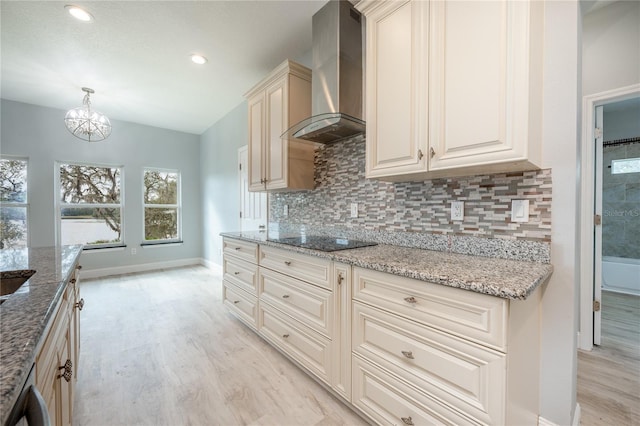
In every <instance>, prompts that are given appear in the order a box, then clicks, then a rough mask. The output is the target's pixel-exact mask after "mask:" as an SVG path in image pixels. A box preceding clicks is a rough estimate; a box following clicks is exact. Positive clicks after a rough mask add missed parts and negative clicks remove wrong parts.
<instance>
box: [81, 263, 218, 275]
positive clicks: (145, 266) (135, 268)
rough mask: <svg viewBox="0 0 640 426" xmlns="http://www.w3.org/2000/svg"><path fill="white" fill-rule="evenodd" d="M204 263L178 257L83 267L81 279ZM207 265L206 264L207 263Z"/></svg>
mask: <svg viewBox="0 0 640 426" xmlns="http://www.w3.org/2000/svg"><path fill="white" fill-rule="evenodd" d="M191 265H203V259H201V258H191V259H178V260H169V261H165V262H154V263H142V264H139V265H127V266H116V267H114V268H100V269H83V270H82V271H81V273H80V278H81V279H89V278H101V277H108V276H111V275H122V274H132V273H136V272H146V271H157V270H159V269H167V268H179V267H181V266H191ZM205 266H206V265H205Z"/></svg>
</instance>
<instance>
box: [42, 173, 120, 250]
mask: <svg viewBox="0 0 640 426" xmlns="http://www.w3.org/2000/svg"><path fill="white" fill-rule="evenodd" d="M62 164H67V165H71V166H85V167H104V168H110V169H119V170H120V204H90V203H83V204H73V203H63V202H62V200H60V166H61V165H62ZM124 173H125V171H124V165H114V164H105V163H84V162H76V161H61V160H58V161H56V162H55V168H54V173H53V175H54V185H55V186H54V198H55V221H56V233H55V234H56V235H55V242H56V246H60V245H62V226H61V225H62V209H63V208H65V207H69V208H85V207H86V208H101V207H102V208H104V207H106V208H113V207H114V206H119V208H120V226H121V228H122V230H121V233H120V242H119V243H112V244H90V245H88V247H89V248H88V249H87V250H86V251H85V253H89V252H94V251H99V252H101V253H102V252H104V251H105V250H107V249H124V248H125V247H126V246H127V245H126V233H125V229H126V227H125V214H124V213H125V199H126V197H125V192H124V191H125V184H124V181H125V176H124ZM85 246H87V244H85Z"/></svg>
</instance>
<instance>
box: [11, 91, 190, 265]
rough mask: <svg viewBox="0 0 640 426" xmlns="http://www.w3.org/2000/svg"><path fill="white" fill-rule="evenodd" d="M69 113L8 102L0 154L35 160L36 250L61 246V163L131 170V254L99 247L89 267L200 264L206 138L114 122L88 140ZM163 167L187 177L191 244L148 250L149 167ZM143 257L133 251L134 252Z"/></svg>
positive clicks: (87, 259)
mask: <svg viewBox="0 0 640 426" xmlns="http://www.w3.org/2000/svg"><path fill="white" fill-rule="evenodd" d="M64 114H65V111H63V110H58V109H53V108H46V107H40V106H36V105H30V104H25V103H20V102H13V101H8V100H4V99H3V100H2V108H1V124H2V129H1V137H2V145H0V154H2V155H14V156H21V157H27V158H28V159H29V176H28V179H29V181H28V185H29V189H28V191H29V192H28V196H29V239H30V244H31V246H32V247H43V246H51V245H54V244H55V229H56V223H55V219H54V218H55V212H54V199H55V198H54V197H55V196H56V194H55V191H54V189H55V188H54V183H53V182H54V174H55V162H56V161H61V162H78V163H98V164H107V165H116V166H124V194H125V197H124V203H125V207H124V217H123V220H124V239H125V244H127V248H126V249H124V250H123V249H107V250H92V251H91V252H90V253H89V252H85V253H84V254H83V259H82V263H83V266H84V267H85V268H86V269H87V270H91V269H103V268H118V267H127V266H130V265H139V264H148V263H156V262H167V261H176V260H180V259H199V258H200V256H201V246H202V236H201V234H200V226H199V225H200V222H201V211H202V208H201V203H200V170H199V161H198V157H199V143H198V142H199V136H198V135H193V134H188V133H182V132H176V131H172V130H166V129H159V128H156V127H149V126H144V125H140V124H134V123H129V122H124V121H116V120H113V121H112V124H113V132H112V134H111V136H110V137H109V138H108V139H106V140H105V141H102V142H96V143H91V144H90V143H87V142H84V141H82V140H80V139H77V138H76V137H74V136H73V135H71V134H70V133H69V132H68V131H67V130H66V129H65V127H64V124H63V118H64ZM144 167H158V168H168V169H177V170H180V172H181V174H182V237H183V240H184V244H182V245H168V246H163V247H153V248H141V247H140V246H139V244H140V242H141V241H142V239H143V208H142V170H143V168H144ZM133 247H135V248H136V249H137V254H136V255H132V254H131V248H133Z"/></svg>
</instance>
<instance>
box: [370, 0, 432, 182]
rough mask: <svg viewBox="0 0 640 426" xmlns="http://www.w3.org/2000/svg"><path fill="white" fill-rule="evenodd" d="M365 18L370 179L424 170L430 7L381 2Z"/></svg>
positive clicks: (419, 4) (419, 3)
mask: <svg viewBox="0 0 640 426" xmlns="http://www.w3.org/2000/svg"><path fill="white" fill-rule="evenodd" d="M374 7H375V9H372V10H371V11H366V17H367V36H366V39H367V68H366V70H367V76H366V85H367V90H366V93H367V99H366V101H367V105H366V106H367V108H366V110H367V142H366V143H367V148H366V151H367V163H366V174H367V177H368V178H376V177H386V176H398V175H408V174H414V173H424V172H426V170H427V138H426V122H427V109H426V107H427V102H426V99H427V86H426V84H427V78H426V72H427V69H426V65H427V63H426V61H427V59H428V56H427V54H426V49H427V46H426V40H427V39H426V37H427V33H426V25H427V23H428V19H427V18H428V13H429V10H428V3H426V2H421V1H403V2H382V3H377V4H376V6H374Z"/></svg>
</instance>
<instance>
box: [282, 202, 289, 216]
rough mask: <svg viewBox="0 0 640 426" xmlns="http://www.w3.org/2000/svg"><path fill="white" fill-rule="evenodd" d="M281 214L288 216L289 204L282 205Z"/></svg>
mask: <svg viewBox="0 0 640 426" xmlns="http://www.w3.org/2000/svg"><path fill="white" fill-rule="evenodd" d="M282 216H284V217H287V216H289V205H288V204H285V205H284V207H283V208H282Z"/></svg>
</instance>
